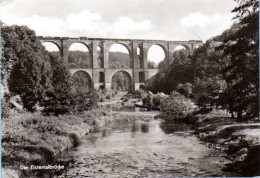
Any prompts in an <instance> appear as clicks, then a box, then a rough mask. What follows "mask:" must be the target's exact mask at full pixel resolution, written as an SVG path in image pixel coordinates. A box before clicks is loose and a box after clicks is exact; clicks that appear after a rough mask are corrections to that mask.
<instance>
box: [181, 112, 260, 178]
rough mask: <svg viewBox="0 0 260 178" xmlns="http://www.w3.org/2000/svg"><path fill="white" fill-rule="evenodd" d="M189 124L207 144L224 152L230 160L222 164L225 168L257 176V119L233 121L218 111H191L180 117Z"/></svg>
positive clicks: (259, 157)
mask: <svg viewBox="0 0 260 178" xmlns="http://www.w3.org/2000/svg"><path fill="white" fill-rule="evenodd" d="M183 121H184V122H186V123H188V124H190V125H192V126H193V128H194V129H195V131H196V134H197V135H198V137H199V138H200V139H201V140H203V141H205V143H206V144H207V146H208V147H212V148H214V149H216V150H219V151H223V152H225V153H226V158H228V159H230V160H231V161H232V163H230V164H227V165H225V168H224V170H225V171H232V172H236V173H238V174H239V175H241V176H256V175H258V176H259V175H260V122H259V120H258V119H255V120H253V121H248V122H237V121H236V120H234V119H231V117H230V115H229V114H227V113H226V112H225V111H222V110H213V111H211V112H209V113H207V114H205V113H204V114H199V112H193V114H190V115H188V116H187V117H185V118H184V119H183Z"/></svg>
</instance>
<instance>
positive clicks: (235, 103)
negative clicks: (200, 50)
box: [221, 0, 259, 120]
mask: <svg viewBox="0 0 260 178" xmlns="http://www.w3.org/2000/svg"><path fill="white" fill-rule="evenodd" d="M236 1H237V3H238V7H236V8H235V9H234V10H233V11H232V12H235V13H236V17H235V19H236V20H237V27H236V29H235V31H234V33H232V34H231V35H229V36H227V37H226V38H225V39H224V40H223V44H222V46H221V48H222V49H223V51H224V53H223V55H224V56H228V57H229V58H230V64H229V65H228V66H227V67H225V68H224V69H223V70H222V74H223V75H224V77H225V79H226V81H227V86H228V87H227V90H225V92H224V93H223V94H222V95H221V97H222V98H223V97H226V98H228V100H229V101H228V103H226V104H227V105H228V109H229V111H230V112H232V113H233V112H236V113H237V119H238V120H245V119H249V118H253V117H257V116H258V113H259V103H258V102H259V101H258V99H259V92H258V89H259V75H258V74H259V71H258V65H259V62H258V59H259V53H258V46H259V39H258V14H259V7H258V5H259V2H258V1H257V0H236ZM223 101H227V100H225V99H223Z"/></svg>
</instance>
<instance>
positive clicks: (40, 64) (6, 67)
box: [1, 25, 49, 111]
mask: <svg viewBox="0 0 260 178" xmlns="http://www.w3.org/2000/svg"><path fill="white" fill-rule="evenodd" d="M1 37H2V39H3V41H4V44H3V57H2V58H1V60H2V71H1V72H2V73H1V74H2V77H3V79H4V80H3V85H8V86H7V88H8V90H10V94H11V95H20V96H21V99H22V102H23V105H24V107H25V108H26V109H27V110H28V111H34V110H35V107H34V106H35V105H36V104H37V103H38V102H39V100H40V99H41V98H42V96H43V95H44V91H45V90H44V88H47V87H46V86H48V85H49V80H48V77H49V76H48V75H49V72H47V70H48V68H47V67H45V66H46V65H48V61H46V60H45V59H46V58H47V56H48V53H47V52H46V51H45V50H44V47H43V46H42V45H41V43H40V42H39V41H37V39H36V36H35V32H34V31H32V30H30V29H29V28H28V27H26V26H17V25H14V26H3V27H2V30H1ZM43 74H44V75H45V76H43ZM44 77H45V79H43V78H44Z"/></svg>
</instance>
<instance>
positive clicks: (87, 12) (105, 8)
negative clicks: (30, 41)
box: [0, 0, 236, 41]
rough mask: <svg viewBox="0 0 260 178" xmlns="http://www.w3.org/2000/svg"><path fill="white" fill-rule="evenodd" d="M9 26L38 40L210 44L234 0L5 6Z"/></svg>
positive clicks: (23, 1)
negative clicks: (83, 38)
mask: <svg viewBox="0 0 260 178" xmlns="http://www.w3.org/2000/svg"><path fill="white" fill-rule="evenodd" d="M0 5H1V7H0V8H1V9H0V18H1V21H3V22H4V23H6V24H7V25H12V24H18V25H27V26H28V27H30V28H31V29H33V30H35V31H36V34H37V35H39V36H66V37H80V36H86V37H92V38H130V39H155V40H156V39H158V40H203V41H205V40H207V39H209V38H211V37H213V36H215V35H218V34H220V33H221V32H223V31H224V30H225V29H227V28H229V27H230V26H231V24H232V17H234V14H232V13H231V10H232V9H233V8H234V7H235V6H236V3H235V2H234V0H1V4H0Z"/></svg>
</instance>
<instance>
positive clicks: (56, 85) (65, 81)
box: [42, 55, 75, 115]
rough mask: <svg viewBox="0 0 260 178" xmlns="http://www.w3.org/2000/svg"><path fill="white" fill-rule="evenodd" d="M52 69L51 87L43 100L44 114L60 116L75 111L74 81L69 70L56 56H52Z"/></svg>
mask: <svg viewBox="0 0 260 178" xmlns="http://www.w3.org/2000/svg"><path fill="white" fill-rule="evenodd" d="M49 60H50V64H51V69H52V77H51V87H49V88H48V89H47V92H46V96H45V97H44V99H43V102H42V106H44V109H43V113H44V114H47V115H52V114H54V115H59V114H64V113H68V112H71V111H73V109H74V105H73V100H75V97H74V96H73V94H72V81H71V75H70V73H69V70H68V69H67V68H66V66H65V64H64V63H63V62H62V59H61V58H59V57H58V56H56V55H50V59H49Z"/></svg>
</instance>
